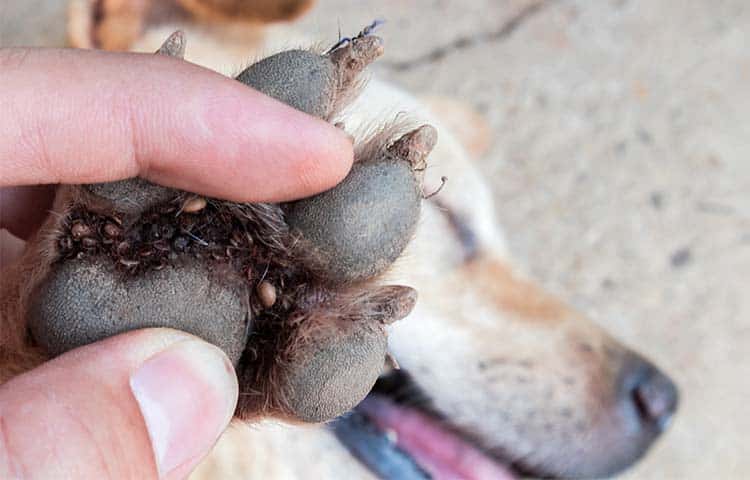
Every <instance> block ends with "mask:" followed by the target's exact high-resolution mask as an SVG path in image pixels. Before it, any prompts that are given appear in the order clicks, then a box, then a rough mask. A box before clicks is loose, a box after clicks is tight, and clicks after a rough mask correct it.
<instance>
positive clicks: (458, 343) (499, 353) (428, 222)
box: [342, 81, 677, 478]
mask: <svg viewBox="0 0 750 480" xmlns="http://www.w3.org/2000/svg"><path fill="white" fill-rule="evenodd" d="M389 103H392V104H397V105H398V108H401V109H405V110H409V111H412V110H413V111H419V105H418V104H416V103H415V102H414V100H413V99H411V98H409V97H408V96H407V95H404V94H403V93H401V92H399V91H396V90H395V89H393V88H392V87H390V86H389V85H387V84H384V83H380V82H377V81H373V82H372V83H371V84H370V85H369V86H368V88H367V89H366V91H365V92H364V94H363V96H362V98H361V99H360V100H359V102H358V103H357V104H356V105H354V106H353V109H352V110H353V111H354V109H356V110H357V111H372V110H373V109H375V108H381V109H383V108H385V106H387V105H389ZM421 114H422V115H425V117H426V118H429V119H430V121H434V122H436V124H437V125H438V128H439V129H441V125H440V121H441V120H443V119H445V118H447V117H449V116H450V115H451V112H447V111H434V112H430V111H427V110H425V109H422V110H421ZM356 121H357V118H356V117H354V118H352V119H349V122H356ZM446 130H447V129H445V128H442V129H441V133H443V132H444V131H446ZM464 152H465V150H464V149H463V148H462V147H461V145H459V144H458V143H457V142H456V141H455V139H454V138H452V137H451V136H450V135H442V136H441V141H440V143H439V144H438V146H437V148H436V149H435V150H434V151H433V155H432V159H433V162H434V163H433V165H434V167H433V168H432V169H431V170H430V171H428V175H427V177H428V184H429V182H430V175H432V176H435V175H445V176H447V177H448V184H447V185H446V188H445V189H444V190H443V191H441V192H440V194H439V195H437V196H436V197H434V199H433V201H432V202H430V205H429V206H428V207H427V208H426V209H425V211H424V212H423V218H422V220H421V224H420V227H419V229H418V232H417V235H416V238H415V239H414V240H413V242H412V244H411V246H410V247H409V250H408V251H407V253H406V255H404V257H403V258H402V259H401V260H400V261H399V265H398V268H397V269H396V271H395V272H394V273H393V275H395V276H396V277H397V278H398V281H399V282H403V283H404V284H407V285H410V286H412V287H414V288H416V289H417V290H418V291H419V293H420V301H419V302H418V305H417V308H416V309H415V311H414V312H413V313H412V314H411V315H410V316H409V317H408V318H407V319H406V320H405V321H402V322H399V323H397V324H395V325H393V326H392V327H391V331H390V337H389V345H390V349H391V352H392V354H393V355H394V357H395V359H396V360H397V361H398V363H399V364H400V367H401V371H400V372H399V373H397V374H394V375H391V378H387V379H384V380H382V381H381V382H380V389H378V388H376V392H375V393H376V394H378V393H380V394H381V395H380V397H378V399H377V400H376V401H365V402H364V403H363V405H362V407H360V409H361V411H362V412H363V413H364V414H365V415H366V416H368V417H370V419H371V420H372V421H373V422H374V423H375V424H376V425H377V426H379V427H380V428H381V429H382V430H384V431H386V430H387V431H392V432H391V433H390V435H391V436H392V437H393V432H395V434H396V435H395V437H396V438H397V439H398V440H396V445H398V446H399V447H401V449H402V450H404V451H406V453H407V454H411V456H412V457H413V458H414V459H416V463H417V464H419V465H420V467H422V469H423V470H427V471H428V472H430V473H432V474H433V475H434V476H439V474H440V473H445V470H443V469H444V468H445V467H446V465H445V464H446V463H448V464H450V463H451V462H450V460H446V458H447V457H450V454H448V455H447V457H445V456H444V455H446V454H445V452H443V454H435V453H434V452H432V453H429V452H428V453H425V452H424V451H421V450H420V448H419V447H414V444H419V443H430V442H433V443H434V442H437V441H438V440H437V438H436V436H435V434H432V433H431V432H432V428H433V427H434V426H435V425H439V428H441V431H443V433H441V434H440V435H441V438H442V440H440V442H441V443H440V444H441V445H442V448H443V449H444V450H445V451H448V452H450V451H451V449H455V451H459V450H461V449H465V448H469V447H470V448H478V449H479V450H481V451H482V452H483V453H488V454H489V455H488V458H487V460H488V462H489V463H492V462H495V461H497V460H499V461H500V462H502V463H505V464H509V465H512V467H513V469H514V470H518V471H521V472H524V473H531V474H533V475H541V476H553V477H577V478H580V477H595V476H603V475H611V474H613V473H615V472H618V471H620V470H622V469H623V468H625V467H627V466H629V465H631V464H632V463H633V462H635V461H636V460H637V459H638V458H640V456H641V455H642V454H643V453H644V452H645V451H646V450H647V449H648V447H649V446H650V445H651V444H652V442H653V441H654V440H655V439H656V438H657V437H658V436H659V434H660V433H661V432H662V431H663V430H664V428H665V427H666V425H667V424H668V422H669V420H670V418H671V417H672V414H673V413H674V411H675V409H676V405H677V391H676V388H675V386H674V385H673V384H672V382H671V381H670V380H669V379H668V378H667V377H666V376H665V375H664V374H663V373H661V372H660V371H659V370H658V369H657V368H656V367H654V366H653V365H652V364H651V363H649V362H648V361H647V360H645V359H644V358H642V357H641V356H639V355H638V354H636V353H634V352H633V351H631V350H630V349H628V348H627V347H625V346H623V345H622V344H620V343H618V342H617V341H616V340H614V339H613V338H612V337H610V336H609V335H607V334H606V332H604V331H603V330H602V329H601V328H599V327H598V326H596V325H595V324H594V323H593V322H592V321H591V320H589V319H587V318H586V317H585V316H583V315H581V314H580V313H578V312H577V311H575V310H574V309H573V308H571V307H569V306H568V305H566V304H565V303H563V302H561V301H560V300H558V299H557V298H555V297H554V296H552V295H550V294H549V293H547V292H545V291H544V290H543V289H541V288H540V287H538V286H537V285H535V284H534V283H532V282H530V281H529V280H527V279H525V278H524V277H523V275H522V274H521V273H520V272H518V271H517V270H516V269H515V268H514V267H513V264H512V262H511V261H510V259H509V258H508V255H507V253H506V250H505V248H504V245H503V238H502V232H500V231H499V229H498V228H497V227H496V226H495V225H496V223H495V220H494V211H493V206H492V198H491V193H490V192H489V190H488V187H487V185H486V183H485V182H484V181H483V180H482V179H481V177H480V175H481V174H480V173H479V172H478V171H477V170H476V169H475V168H474V167H473V166H472V165H471V164H470V162H469V161H468V159H467V158H466V154H465V153H464ZM432 183H433V185H434V184H435V183H436V179H435V178H432ZM389 280H390V279H389ZM383 394H385V396H383ZM368 402H369V403H368ZM395 419H398V421H396V420H395ZM405 425H406V426H405ZM415 425H416V426H415ZM420 430H421V431H420ZM415 431H417V433H415ZM443 434H444V436H443ZM401 436H404V437H406V438H405V439H404V441H403V442H402V441H401V440H400V438H401ZM414 437H416V441H414ZM342 438H343V439H344V442H345V443H346V442H347V441H349V436H347V435H343V436H342ZM467 446H468V447H467ZM441 455H443V456H441ZM453 467H455V465H453V466H451V465H448V469H449V470H450V468H453ZM456 468H457V467H456ZM451 472H453V471H451ZM453 473H459V474H462V475H464V476H466V477H468V478H472V475H474V476H476V477H477V478H479V477H481V474H480V473H479V472H478V471H465V470H456V471H455V472H453Z"/></svg>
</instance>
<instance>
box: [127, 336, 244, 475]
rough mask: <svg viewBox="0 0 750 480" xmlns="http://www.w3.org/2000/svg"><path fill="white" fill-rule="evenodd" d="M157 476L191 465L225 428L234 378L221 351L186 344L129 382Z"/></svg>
mask: <svg viewBox="0 0 750 480" xmlns="http://www.w3.org/2000/svg"><path fill="white" fill-rule="evenodd" d="M130 389H131V390H132V392H133V395H134V396H135V398H136V400H137V402H138V405H139V407H140V409H141V414H142V415H143V419H144V421H145V423H146V428H147V429H148V434H149V437H150V438H151V446H152V448H153V451H154V457H155V459H156V466H157V468H158V470H159V476H160V477H163V476H165V475H167V474H169V473H170V472H172V471H174V470H176V469H178V468H185V466H186V465H189V464H191V463H192V464H195V463H197V462H198V461H199V460H200V459H201V458H202V457H203V456H205V455H206V454H207V453H208V452H209V450H210V449H211V448H212V447H213V445H214V443H216V440H217V439H218V438H219V435H221V433H222V432H223V431H224V429H225V428H226V427H227V425H228V424H229V421H230V420H231V419H232V414H233V412H234V408H235V405H236V402H237V392H238V387H237V376H236V375H235V373H234V369H233V368H232V365H231V363H230V362H229V360H228V359H227V357H226V355H224V353H222V351H221V350H219V349H218V348H216V347H214V346H213V345H210V344H208V343H205V342H202V341H199V340H186V341H181V342H177V343H175V344H173V345H172V346H171V347H168V348H167V349H166V350H163V351H161V352H159V353H157V354H156V355H154V356H152V357H151V358H149V359H148V360H146V361H145V362H144V363H143V364H141V366H140V367H138V369H137V370H136V371H135V373H133V375H132V376H131V377H130Z"/></svg>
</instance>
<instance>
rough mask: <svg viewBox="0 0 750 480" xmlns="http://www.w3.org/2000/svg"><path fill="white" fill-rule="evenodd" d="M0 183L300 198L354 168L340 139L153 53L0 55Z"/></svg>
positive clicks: (259, 97)
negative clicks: (124, 181) (118, 183)
mask: <svg viewBox="0 0 750 480" xmlns="http://www.w3.org/2000/svg"><path fill="white" fill-rule="evenodd" d="M0 112H2V114H1V115H0V185H32V184H42V183H92V182H104V181H112V180H117V179H121V178H128V177H133V176H136V175H141V176H143V177H145V178H148V179H149V180H152V181H154V182H157V183H161V184H164V185H168V186H173V187H176V188H181V189H185V190H189V191H194V192H197V193H202V194H205V195H209V196H214V197H220V198H226V199H229V200H235V201H280V200H289V199H293V198H299V197H304V196H309V195H312V194H314V193H317V192H320V191H322V190H326V189H328V188H330V187H332V186H334V185H335V184H336V183H338V182H339V181H340V180H341V179H342V178H343V177H344V176H345V175H346V173H347V171H348V170H349V168H350V166H351V162H352V145H351V141H350V140H349V138H348V136H347V135H346V134H345V133H344V132H341V131H340V130H338V129H337V128H335V127H333V126H331V125H330V124H328V123H326V122H324V121H322V120H318V119H316V118H313V117H310V116H308V115H305V114H303V113H301V112H298V111H296V110H294V109H292V108H291V107H288V106H286V105H283V104H281V103H280V102H277V101H275V100H273V99H271V98H269V97H266V96H265V95H263V94H261V93H258V92H256V91H255V90H253V89H251V88H249V87H247V86H245V85H243V84H241V83H240V82H237V81H235V80H232V79H229V78H226V77H223V76H221V75H219V74H217V73H214V72H211V71H209V70H206V69H203V68H201V67H198V66H196V65H192V64H190V63H188V62H183V61H179V60H175V59H171V58H166V57H164V56H159V55H147V54H127V53H118V54H115V53H104V52H96V51H83V50H61V49H20V50H19V49H0Z"/></svg>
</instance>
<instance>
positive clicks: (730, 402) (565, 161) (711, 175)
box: [0, 0, 750, 479]
mask: <svg viewBox="0 0 750 480" xmlns="http://www.w3.org/2000/svg"><path fill="white" fill-rule="evenodd" d="M12 3H18V5H17V6H16V7H14V6H13V5H11V4H12ZM40 3H45V4H48V5H49V4H53V5H60V4H62V3H63V1H62V0H57V1H54V0H53V1H51V2H50V0H46V1H45V0H32V1H23V0H2V4H0V45H3V44H5V45H7V44H10V43H16V44H18V43H30V42H31V41H32V40H29V39H33V41H34V42H35V43H37V44H39V43H46V44H50V45H54V44H57V42H59V41H60V38H61V37H62V35H63V29H62V28H60V29H56V28H47V29H46V31H45V32H46V33H45V37H44V38H41V39H40V38H38V36H37V37H33V36H32V35H31V34H30V33H29V32H31V31H33V30H34V26H33V22H34V18H35V16H34V15H33V14H32V12H35V11H38V10H36V7H35V5H36V4H40ZM53 8H54V7H53ZM19 14H20V16H19ZM19 18H21V19H23V20H22V21H19V20H18V19H19ZM374 18H385V19H387V20H388V23H387V25H386V26H385V27H384V29H383V31H382V33H383V35H384V36H385V37H386V39H387V42H388V43H387V48H388V55H389V60H388V61H386V62H381V67H380V74H381V75H384V76H386V77H387V78H390V79H392V80H393V81H395V82H397V83H400V84H402V85H404V86H406V87H408V88H410V89H411V90H413V91H416V92H420V93H421V94H424V95H428V94H435V95H444V96H451V97H456V98H460V99H462V100H465V101H467V102H469V103H471V104H472V105H474V106H475V107H476V108H477V109H478V110H479V111H481V112H482V113H483V114H484V115H485V116H486V117H487V119H488V120H489V122H490V124H491V127H492V146H491V148H490V151H489V152H488V153H487V154H486V155H485V157H484V158H483V159H482V162H481V164H482V166H483V168H484V169H485V171H486V173H487V176H488V178H489V179H490V180H491V182H492V183H493V185H494V188H495V192H496V200H497V202H498V204H499V206H500V208H499V217H500V218H499V220H500V222H501V223H502V224H503V225H504V226H505V228H506V230H507V233H508V238H509V243H510V246H511V250H512V251H513V252H514V254H515V255H516V256H518V257H519V258H520V260H521V262H522V263H523V264H524V265H526V267H527V269H528V270H529V271H530V272H531V274H532V275H533V276H534V277H535V278H536V279H538V280H539V281H541V282H542V283H543V284H545V285H546V286H547V287H548V288H550V289H551V290H553V291H555V292H556V293H558V294H559V295H561V296H562V297H564V298H567V299H568V300H570V301H571V302H572V303H574V304H575V305H577V306H578V307H579V308H580V309H581V310H583V311H585V312H587V313H589V314H590V315H591V316H592V317H594V318H595V319H596V320H597V321H599V322H600V323H601V324H603V325H605V326H606V327H607V328H608V329H609V330H610V331H612V332H613V333H614V334H615V335H617V336H618V337H619V338H621V339H622V340H623V341H625V342H626V343H628V344H630V345H632V346H634V347H635V348H637V349H638V350H640V351H641V352H644V353H645V354H646V355H647V356H649V357H650V358H652V359H654V360H656V361H657V363H659V364H660V365H661V366H663V367H664V369H665V370H666V371H667V372H669V373H670V374H671V375H672V376H673V377H674V378H675V379H676V381H677V383H678V384H679V386H680V389H681V392H682V405H681V410H680V412H679V415H678V417H677V418H676V420H675V422H674V424H673V426H672V428H671V430H670V431H669V433H668V434H667V435H666V436H665V437H664V438H663V439H662V440H661V441H660V442H659V444H658V445H657V446H656V447H655V448H654V449H653V450H652V451H651V453H650V454H649V456H648V457H647V458H646V459H645V460H644V461H642V462H641V463H640V464H638V465H637V466H636V467H634V468H633V469H631V470H630V471H629V472H628V473H626V474H625V475H624V477H623V478H628V479H652V478H653V479H663V478H680V479H703V478H720V479H740V478H747V475H750V473H748V472H750V446H748V443H747V442H746V441H745V438H744V437H745V435H746V434H747V433H748V432H750V411H748V405H749V404H750V295H747V294H745V290H746V285H747V279H748V276H749V274H750V195H749V194H748V190H750V158H748V153H750V150H748V142H747V139H748V138H750V51H748V49H747V47H746V46H747V44H748V40H749V39H750V4H748V3H747V2H745V1H744V0H717V1H713V2H708V1H706V0H661V1H652V0H606V1H605V0H600V1H596V2H592V1H588V2H586V1H572V0H571V1H549V2H530V1H520V0H508V1H502V2H499V1H496V0H484V1H480V0H475V1H462V2H458V1H455V2H449V1H444V0H443V1H441V0H432V1H429V0H418V1H417V0H411V1H408V2H396V1H386V2H375V1H368V2H348V1H345V0H336V1H323V2H322V3H321V4H320V5H319V6H318V7H316V8H315V9H314V10H313V11H312V13H311V14H310V15H309V16H308V17H306V18H305V19H304V20H303V22H302V28H303V29H304V30H305V31H306V32H307V33H309V34H311V35H314V36H315V37H318V38H321V39H330V40H335V36H336V35H335V34H336V32H337V30H338V28H339V26H340V27H341V30H342V32H353V31H356V30H358V29H359V28H360V27H361V26H362V25H364V24H365V23H368V22H369V21H370V20H372V19H374Z"/></svg>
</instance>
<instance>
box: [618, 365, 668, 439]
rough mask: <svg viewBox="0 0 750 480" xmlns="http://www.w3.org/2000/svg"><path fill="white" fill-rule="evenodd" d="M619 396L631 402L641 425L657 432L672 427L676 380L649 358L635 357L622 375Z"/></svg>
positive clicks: (624, 400)
mask: <svg viewBox="0 0 750 480" xmlns="http://www.w3.org/2000/svg"><path fill="white" fill-rule="evenodd" d="M620 380H621V385H620V387H621V388H620V394H621V396H620V399H621V401H623V402H625V403H626V404H629V405H630V406H631V407H632V408H633V411H634V412H635V414H636V416H637V418H638V420H639V421H640V424H641V426H642V427H645V428H646V429H647V430H651V431H654V432H655V433H661V432H663V431H664V430H665V429H666V428H667V426H669V423H670V421H671V420H672V417H673V416H674V413H675V412H676V411H677V405H678V403H679V393H678V391H677V387H676V386H675V384H674V382H672V380H671V379H670V378H669V377H667V376H666V375H665V374H664V373H662V372H661V371H659V369H658V368H656V367H655V366H654V365H653V364H651V363H650V362H649V361H647V360H645V359H643V358H641V357H638V356H635V355H634V356H633V357H631V358H629V359H628V361H626V362H625V368H624V369H623V375H622V376H621V377H620Z"/></svg>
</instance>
